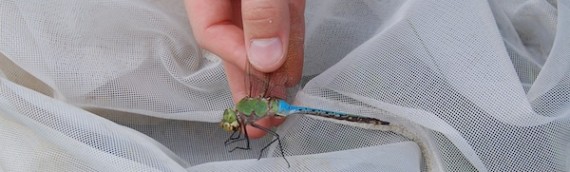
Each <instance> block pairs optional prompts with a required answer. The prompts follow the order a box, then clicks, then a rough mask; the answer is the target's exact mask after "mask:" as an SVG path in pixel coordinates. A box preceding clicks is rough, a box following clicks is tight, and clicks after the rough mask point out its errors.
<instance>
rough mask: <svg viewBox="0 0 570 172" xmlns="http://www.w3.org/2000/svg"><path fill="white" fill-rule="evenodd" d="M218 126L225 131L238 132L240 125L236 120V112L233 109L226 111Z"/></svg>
mask: <svg viewBox="0 0 570 172" xmlns="http://www.w3.org/2000/svg"><path fill="white" fill-rule="evenodd" d="M220 126H221V127H222V128H223V129H224V130H226V131H237V130H239V127H240V124H239V121H238V119H237V112H236V111H235V110H233V109H226V110H225V111H224V117H223V118H222V122H221V123H220Z"/></svg>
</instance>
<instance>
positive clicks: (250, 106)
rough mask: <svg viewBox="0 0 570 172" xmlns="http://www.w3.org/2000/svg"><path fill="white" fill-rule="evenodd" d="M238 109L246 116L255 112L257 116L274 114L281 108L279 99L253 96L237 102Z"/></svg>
mask: <svg viewBox="0 0 570 172" xmlns="http://www.w3.org/2000/svg"><path fill="white" fill-rule="evenodd" d="M235 107H236V110H237V111H238V112H241V113H242V114H244V115H246V116H250V115H252V114H255V115H256V116H257V117H263V116H265V115H273V114H275V113H277V110H278V108H279V106H278V104H277V100H275V99H271V98H251V97H246V98H243V99H241V100H240V101H239V102H238V103H237V104H236V106H235Z"/></svg>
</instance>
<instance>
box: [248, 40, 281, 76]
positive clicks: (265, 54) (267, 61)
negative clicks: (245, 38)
mask: <svg viewBox="0 0 570 172" xmlns="http://www.w3.org/2000/svg"><path fill="white" fill-rule="evenodd" d="M282 58H283V45H282V44H281V39H279V38H277V37H275V38H268V39H252V40H251V44H250V46H249V62H250V63H251V64H252V65H254V66H255V68H257V69H261V70H263V69H267V68H271V66H272V65H274V64H276V63H279V61H281V59H282Z"/></svg>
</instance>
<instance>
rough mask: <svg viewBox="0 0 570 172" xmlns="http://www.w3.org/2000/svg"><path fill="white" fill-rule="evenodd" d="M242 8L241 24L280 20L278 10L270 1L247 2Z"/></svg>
mask: <svg viewBox="0 0 570 172" xmlns="http://www.w3.org/2000/svg"><path fill="white" fill-rule="evenodd" d="M245 3H247V4H244V6H242V8H243V9H242V19H243V22H270V21H272V20H277V19H279V18H280V16H279V15H280V13H281V11H280V8H279V7H278V6H276V5H275V4H274V3H272V2H271V1H248V2H245Z"/></svg>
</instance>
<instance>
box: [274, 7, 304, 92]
mask: <svg viewBox="0 0 570 172" xmlns="http://www.w3.org/2000/svg"><path fill="white" fill-rule="evenodd" d="M289 4H290V5H289V7H290V8H289V10H290V13H291V17H290V18H291V30H290V34H289V47H288V49H287V61H286V62H285V64H284V65H283V66H282V69H279V70H282V71H285V72H286V75H284V76H287V77H288V78H287V82H286V83H285V86H288V87H290V86H294V85H297V84H298V83H299V81H300V80H301V77H302V73H303V57H304V43H305V14H304V13H305V0H291V1H290V3H289Z"/></svg>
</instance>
